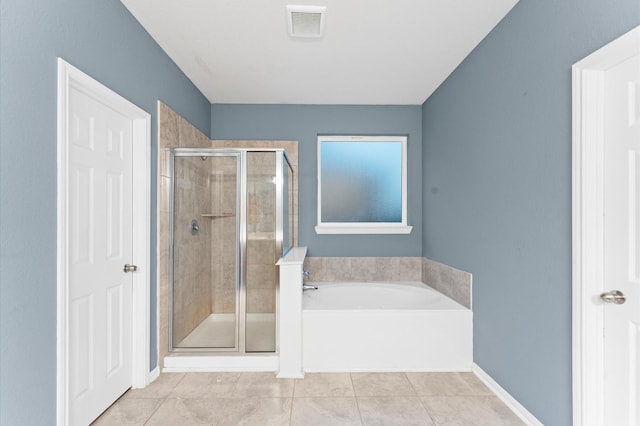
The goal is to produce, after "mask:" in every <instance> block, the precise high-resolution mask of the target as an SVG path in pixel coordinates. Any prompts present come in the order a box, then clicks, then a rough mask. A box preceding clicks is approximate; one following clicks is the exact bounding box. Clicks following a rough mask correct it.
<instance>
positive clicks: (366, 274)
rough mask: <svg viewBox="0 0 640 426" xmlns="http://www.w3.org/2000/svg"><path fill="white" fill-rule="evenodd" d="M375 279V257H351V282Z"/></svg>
mask: <svg viewBox="0 0 640 426" xmlns="http://www.w3.org/2000/svg"><path fill="white" fill-rule="evenodd" d="M375 278H376V258H375V257H352V258H351V279H352V280H353V281H359V282H366V281H373V280H375Z"/></svg>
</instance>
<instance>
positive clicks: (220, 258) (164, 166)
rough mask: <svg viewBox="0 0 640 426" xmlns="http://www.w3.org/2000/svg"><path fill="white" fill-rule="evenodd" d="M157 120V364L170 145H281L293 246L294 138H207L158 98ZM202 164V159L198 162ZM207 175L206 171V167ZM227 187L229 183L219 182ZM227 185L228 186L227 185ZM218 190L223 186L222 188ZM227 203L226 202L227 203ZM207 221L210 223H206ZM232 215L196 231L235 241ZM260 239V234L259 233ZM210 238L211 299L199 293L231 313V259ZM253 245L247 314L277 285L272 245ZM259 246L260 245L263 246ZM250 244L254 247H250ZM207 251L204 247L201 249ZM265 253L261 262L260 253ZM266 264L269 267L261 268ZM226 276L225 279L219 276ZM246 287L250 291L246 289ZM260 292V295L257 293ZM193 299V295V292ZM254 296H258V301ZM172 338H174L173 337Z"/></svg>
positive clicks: (163, 314) (165, 282) (165, 276)
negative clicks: (289, 178) (289, 173)
mask: <svg viewBox="0 0 640 426" xmlns="http://www.w3.org/2000/svg"><path fill="white" fill-rule="evenodd" d="M158 122H159V132H158V135H159V136H158V140H159V150H158V156H159V160H158V164H159V165H158V175H159V176H158V188H159V190H158V215H159V218H158V269H159V272H158V294H159V310H158V312H159V317H158V321H159V334H160V335H159V349H160V350H159V352H160V353H159V363H160V366H161V367H162V366H163V363H164V357H165V356H166V355H167V354H168V349H169V315H170V311H169V289H170V283H169V263H170V259H169V237H170V235H169V216H170V205H169V203H170V200H171V197H170V195H171V194H170V189H171V187H170V155H169V151H170V149H171V148H185V147H192V148H282V149H284V150H285V151H286V153H287V156H288V158H289V161H290V163H291V166H292V168H293V172H294V174H293V182H292V183H293V185H292V188H291V192H290V193H289V197H290V198H289V199H290V200H293V203H292V208H290V209H289V220H290V221H291V223H293V229H294V230H296V231H295V232H294V235H293V243H294V245H297V243H298V235H297V229H298V228H297V227H298V208H297V206H298V142H297V141H255V140H254V141H237V140H233V141H231V140H211V139H209V138H208V137H207V136H206V135H204V134H203V133H202V132H200V131H199V130H198V129H196V128H195V127H193V126H192V125H191V124H190V123H189V122H187V121H186V120H185V119H183V118H182V117H180V116H179V115H178V114H176V113H175V112H174V111H173V110H171V109H170V108H169V107H168V106H166V105H165V104H163V103H162V102H158ZM204 163H206V162H204ZM225 171H226V172H227V173H225V174H224V176H218V178H219V180H220V182H217V184H218V186H220V184H221V182H222V181H224V180H225V179H234V178H235V177H234V176H233V174H232V173H229V171H227V170H226V169H225ZM208 173H211V171H209V172H208ZM210 179H212V181H211V180H210V183H209V184H210V194H212V195H211V197H210V198H209V200H210V201H209V202H210V203H213V202H214V200H213V198H215V197H220V196H221V194H220V193H219V192H216V191H219V188H216V187H215V185H213V183H214V181H216V176H215V175H213V177H211V178H210ZM223 186H229V185H223ZM231 186H233V185H231ZM223 191H224V190H223ZM222 197H223V198H224V199H225V200H226V201H224V203H225V204H224V207H223V210H224V211H223V213H226V212H228V211H227V210H229V208H230V207H229V204H233V201H229V200H231V198H232V195H231V194H230V193H229V191H228V190H227V192H226V193H223V194H222ZM227 202H228V203H229V204H228V203H227ZM201 207H202V209H203V211H206V210H211V213H213V212H214V211H213V207H206V208H204V207H203V206H201ZM207 220H209V221H211V222H215V224H214V223H210V224H207ZM234 221H235V217H228V218H221V219H216V220H213V219H205V218H202V219H201V220H198V222H199V223H200V225H201V229H203V228H205V229H206V228H208V229H209V231H208V232H217V233H218V235H222V239H224V240H225V241H226V244H228V242H229V241H230V240H235V235H234V234H235V232H234V224H233V222H234ZM260 237H263V235H261V236H260ZM209 240H210V241H211V246H210V252H211V257H210V258H211V262H210V264H209V265H206V266H207V267H210V274H211V277H210V279H209V282H210V286H211V290H210V292H209V293H210V294H213V295H216V297H207V296H206V295H207V294H208V293H207V290H204V289H203V291H204V294H205V297H202V299H203V300H205V301H206V302H209V303H210V312H216V313H219V312H233V311H234V310H235V289H234V288H228V287H229V286H226V285H225V284H224V283H225V282H230V280H229V279H228V277H229V275H232V274H234V273H235V267H234V266H233V265H235V258H231V257H228V255H226V254H222V255H221V251H220V244H221V243H222V241H221V239H216V238H209ZM264 241H266V243H264V244H268V245H269V248H267V247H262V246H260V245H261V243H263V242H264ZM256 243H257V245H254V244H249V247H248V250H251V251H254V252H257V253H260V255H261V256H260V257H257V258H256V262H255V264H252V265H248V271H247V272H248V277H247V280H248V281H247V285H248V287H251V289H253V290H254V292H251V291H249V293H248V297H249V300H248V301H247V302H248V307H249V309H253V312H273V308H274V306H273V305H274V302H273V301H272V300H273V298H271V299H268V300H270V301H267V302H262V301H261V300H262V299H261V297H260V296H261V294H262V293H264V292H266V291H269V292H273V289H274V288H275V286H276V285H277V282H276V275H275V272H274V273H272V272H271V271H273V270H274V268H275V266H274V265H273V263H275V261H273V263H272V260H271V259H272V258H273V259H275V257H276V254H275V247H274V243H273V241H267V240H264V239H262V240H256ZM264 244H263V245H264ZM253 246H255V247H253ZM202 249H203V250H207V249H206V248H202ZM267 256H268V257H269V259H268V260H267V259H266V257H267ZM276 260H277V259H276ZM266 268H270V269H269V271H267V269H266ZM225 276H226V278H225ZM248 290H250V289H249V288H248ZM262 295H263V294H262ZM196 297H197V295H196ZM258 299H260V300H258ZM176 340H177V339H176Z"/></svg>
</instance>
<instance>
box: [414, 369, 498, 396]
mask: <svg viewBox="0 0 640 426" xmlns="http://www.w3.org/2000/svg"><path fill="white" fill-rule="evenodd" d="M464 374H465V375H464V376H463V375H461V373H407V377H408V378H409V381H410V382H411V384H412V385H413V387H414V388H415V390H416V392H417V393H418V395H421V396H427V395H435V396H445V395H448V396H452V395H486V394H487V392H488V394H491V391H489V389H488V388H487V387H486V386H484V385H483V384H482V382H480V381H479V380H478V379H477V378H476V381H473V378H471V377H470V376H469V375H471V376H473V377H474V378H475V375H474V374H473V373H464ZM478 392H480V393H478Z"/></svg>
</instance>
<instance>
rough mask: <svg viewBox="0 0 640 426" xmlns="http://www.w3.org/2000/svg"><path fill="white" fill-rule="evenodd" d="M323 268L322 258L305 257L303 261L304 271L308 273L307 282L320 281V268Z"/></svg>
mask: <svg viewBox="0 0 640 426" xmlns="http://www.w3.org/2000/svg"><path fill="white" fill-rule="evenodd" d="M322 267H323V258H322V257H307V258H305V259H304V270H305V271H309V274H310V275H309V281H320V279H319V277H320V276H321V268H322Z"/></svg>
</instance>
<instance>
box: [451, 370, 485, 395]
mask: <svg viewBox="0 0 640 426" xmlns="http://www.w3.org/2000/svg"><path fill="white" fill-rule="evenodd" d="M456 374H457V375H458V376H459V377H460V378H462V380H464V381H465V382H466V383H467V385H468V386H469V388H470V389H471V393H470V395H490V396H494V395H493V392H491V389H489V388H488V387H487V386H486V385H485V384H484V383H482V380H480V379H479V378H478V376H476V375H475V374H474V373H456Z"/></svg>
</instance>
